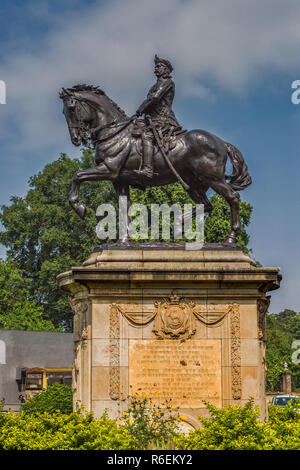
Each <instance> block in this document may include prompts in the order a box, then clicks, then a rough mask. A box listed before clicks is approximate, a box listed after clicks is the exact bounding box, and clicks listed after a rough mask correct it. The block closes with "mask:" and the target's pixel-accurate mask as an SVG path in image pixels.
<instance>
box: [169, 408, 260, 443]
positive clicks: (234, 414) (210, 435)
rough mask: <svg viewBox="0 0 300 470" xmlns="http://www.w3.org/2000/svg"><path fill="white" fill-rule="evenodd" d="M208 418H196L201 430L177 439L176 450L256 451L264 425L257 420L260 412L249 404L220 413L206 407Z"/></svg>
mask: <svg viewBox="0 0 300 470" xmlns="http://www.w3.org/2000/svg"><path fill="white" fill-rule="evenodd" d="M206 406H207V408H208V410H209V412H210V415H211V418H202V417H201V418H199V419H200V421H201V423H202V426H203V427H202V428H201V429H197V430H195V431H192V432H190V433H189V435H188V436H187V437H181V438H179V439H178V442H177V447H178V449H194V450H206V449H208V450H230V449H231V450H232V449H243V450H248V449H259V448H261V442H262V440H263V436H264V424H263V423H261V422H260V421H259V420H258V416H259V410H258V408H256V407H255V406H254V405H253V401H252V400H250V401H249V402H248V403H247V404H246V405H245V406H244V407H241V406H237V405H231V406H227V407H225V408H222V409H218V408H216V407H215V406H213V405H211V404H209V403H206Z"/></svg>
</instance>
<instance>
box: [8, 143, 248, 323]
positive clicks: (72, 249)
mask: <svg viewBox="0 0 300 470" xmlns="http://www.w3.org/2000/svg"><path fill="white" fill-rule="evenodd" d="M92 166H93V152H92V151H91V150H84V151H83V152H82V156H81V158H78V159H70V158H68V157H67V156H66V155H64V154H62V155H61V156H60V158H59V159H58V160H56V161H54V162H52V163H50V164H48V165H46V166H45V168H44V169H43V170H42V171H41V172H40V173H38V174H37V175H34V176H32V177H31V178H30V180H29V187H30V189H29V191H28V192H27V194H26V196H25V197H12V198H11V203H10V205H3V206H2V211H1V214H0V220H1V222H2V226H3V230H2V232H0V242H1V243H2V244H3V245H4V246H5V247H6V248H7V255H8V256H9V257H12V258H14V260H15V261H16V262H17V264H18V266H19V267H20V269H22V270H23V271H24V273H25V275H26V276H27V277H28V278H29V279H30V281H31V282H30V285H29V291H30V294H31V296H32V297H33V298H34V300H35V301H36V302H37V303H38V304H39V305H41V306H43V308H44V312H45V316H46V318H49V319H51V320H52V322H53V323H54V325H55V326H62V327H64V328H65V330H66V331H70V330H71V328H72V314H71V311H70V307H69V305H68V302H67V295H66V294H64V293H63V292H62V291H61V290H60V289H59V288H58V284H57V282H56V276H57V275H58V274H59V273H61V272H64V271H67V270H69V269H70V268H71V267H72V266H76V265H77V266H78V265H81V264H82V262H83V261H84V260H85V259H87V257H88V256H89V255H90V253H91V251H92V249H93V247H94V246H96V245H98V244H99V240H98V239H97V236H96V233H95V227H96V225H97V222H98V221H97V218H96V208H97V207H98V206H99V205H100V204H101V203H111V204H113V205H114V206H115V207H116V208H117V207H118V199H117V195H116V193H115V191H114V189H113V186H112V184H111V183H110V182H107V181H104V182H101V183H92V182H91V183H84V184H83V185H82V186H81V190H80V200H81V201H82V202H83V203H84V204H85V206H86V207H87V216H86V219H85V221H82V220H81V219H80V218H79V217H78V216H77V215H76V214H75V213H74V211H73V210H72V209H71V207H70V206H69V203H68V194H69V191H70V186H71V181H72V177H73V175H74V173H75V172H76V171H78V170H79V169H86V168H90V167H92ZM131 197H132V201H133V202H139V203H144V204H146V205H148V206H149V205H150V204H151V203H158V204H162V203H168V204H173V203H179V204H181V205H183V204H185V203H191V202H192V201H191V200H190V198H189V197H188V195H187V193H186V192H185V191H184V190H183V189H182V187H181V186H180V185H179V184H178V183H176V184H173V185H169V186H165V187H157V188H148V189H146V190H145V191H144V192H143V191H139V190H137V189H131ZM211 201H212V203H213V207H214V208H213V211H212V212H211V214H209V215H207V216H206V219H205V241H206V242H207V243H211V242H215V243H218V242H221V241H223V240H224V238H225V237H226V235H227V234H228V232H229V231H230V210H229V206H228V204H227V203H226V202H225V201H224V200H223V199H222V198H221V197H220V196H218V195H214V196H212V198H211ZM240 208H241V220H242V233H241V236H240V237H239V242H240V243H241V245H242V246H243V247H244V249H245V250H247V245H248V242H249V236H248V234H247V232H246V226H247V225H248V224H249V222H250V216H251V212H252V207H251V205H250V204H247V203H244V202H241V203H240Z"/></svg>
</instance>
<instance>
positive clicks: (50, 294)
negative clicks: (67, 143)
mask: <svg viewBox="0 0 300 470" xmlns="http://www.w3.org/2000/svg"><path fill="white" fill-rule="evenodd" d="M92 160H93V155H92V152H91V151H85V152H83V155H82V158H81V159H80V160H79V159H74V160H71V159H70V158H68V157H67V156H66V155H61V156H60V158H59V159H58V160H56V161H54V162H53V163H50V164H48V165H46V166H45V168H44V169H43V171H41V172H40V173H38V174H37V175H35V176H33V177H31V178H30V180H29V186H30V189H29V191H28V193H27V195H26V196H25V197H24V198H21V197H12V198H11V205H9V206H2V213H1V215H0V219H1V221H2V224H3V226H4V227H5V230H4V231H3V232H2V233H0V242H2V243H3V244H4V245H5V246H6V247H7V254H8V256H10V257H13V258H14V259H15V260H16V262H17V263H18V265H19V266H20V268H21V269H22V270H24V272H25V273H26V275H27V276H28V277H29V278H30V279H31V284H30V286H29V289H30V293H31V295H32V296H33V297H34V299H35V300H36V302H37V303H38V304H40V305H42V306H43V307H44V311H45V315H46V317H48V318H49V319H51V320H52V321H53V323H54V324H55V326H63V327H64V328H65V329H66V330H71V327H72V315H71V311H70V307H69V305H68V302H67V295H66V294H64V293H63V292H62V291H61V290H60V289H59V288H58V284H57V282H56V276H57V275H58V274H59V273H61V272H64V271H67V270H69V269H70V267H71V266H75V265H80V264H81V263H82V262H83V261H84V260H85V259H86V258H87V257H88V256H89V255H90V253H91V250H92V248H93V247H94V246H95V245H97V242H98V240H97V237H96V234H95V226H96V224H97V221H96V216H95V210H96V208H97V206H98V205H99V204H100V203H102V202H112V203H114V204H116V201H117V198H116V195H115V193H114V190H113V187H112V185H111V184H110V183H108V182H103V183H102V184H101V185H100V186H99V185H98V186H97V185H95V184H92V183H86V184H84V185H82V190H81V197H82V200H83V201H84V203H85V204H86V206H87V217H86V220H85V221H82V220H81V219H80V218H79V217H78V216H77V215H76V214H75V213H74V211H73V210H72V209H71V208H70V206H69V204H68V193H69V190H70V184H71V181H72V176H73V174H74V173H75V172H76V171H78V170H79V169H80V168H89V167H91V166H92Z"/></svg>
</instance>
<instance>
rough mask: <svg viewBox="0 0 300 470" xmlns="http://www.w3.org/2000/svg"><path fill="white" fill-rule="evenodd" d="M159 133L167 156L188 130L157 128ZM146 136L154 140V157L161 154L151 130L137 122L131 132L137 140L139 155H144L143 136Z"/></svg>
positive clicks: (171, 127)
mask: <svg viewBox="0 0 300 470" xmlns="http://www.w3.org/2000/svg"><path fill="white" fill-rule="evenodd" d="M157 133H158V135H159V138H160V142H161V145H162V146H163V148H164V151H165V153H166V154H167V153H168V152H169V151H170V150H173V149H174V148H175V147H176V141H177V137H178V136H179V135H181V134H185V133H186V130H183V129H182V127H180V126H177V127H175V126H166V127H164V128H157ZM143 134H146V135H147V136H148V137H150V138H152V140H153V146H154V150H153V155H155V154H156V153H157V152H159V147H158V145H157V142H156V141H155V138H154V136H153V133H152V131H151V129H148V128H147V127H146V125H145V122H144V121H143V124H142V125H140V124H139V123H138V121H137V123H136V124H135V126H134V127H133V129H132V131H131V135H132V136H133V137H135V138H136V148H137V152H138V154H139V155H141V156H142V153H143V150H142V149H143V146H142V135H143Z"/></svg>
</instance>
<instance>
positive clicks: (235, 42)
mask: <svg viewBox="0 0 300 470" xmlns="http://www.w3.org/2000/svg"><path fill="white" fill-rule="evenodd" d="M50 21H51V25H52V29H50V31H51V32H50V33H49V36H48V38H47V40H46V41H45V40H44V41H43V42H42V46H41V50H40V51H39V53H38V54H36V53H35V55H33V53H29V52H28V53H25V52H24V51H22V52H20V53H19V54H18V53H17V54H14V55H12V56H10V57H8V58H7V60H6V62H5V64H4V66H3V67H2V68H1V74H2V75H3V77H2V76H1V77H0V78H3V79H5V80H6V82H7V87H8V97H7V100H8V105H9V109H10V110H11V115H12V116H13V117H14V119H15V120H16V124H17V126H18V127H19V131H20V139H18V140H19V145H20V148H22V149H24V148H28V149H31V148H33V149H34V148H39V147H45V146H47V145H51V144H52V143H53V140H54V139H55V140H56V141H57V142H62V141H63V140H64V139H66V129H65V127H63V124H62V117H61V103H60V102H59V100H58V91H59V89H60V87H61V86H71V85H73V84H75V83H80V82H88V83H94V84H99V85H100V86H102V87H103V88H104V90H106V91H107V93H108V94H109V95H110V96H111V97H112V98H114V99H115V100H116V101H118V103H119V104H120V105H121V106H123V107H124V108H125V109H126V111H127V112H128V113H129V114H131V113H133V112H134V111H135V109H136V107H137V106H138V105H139V103H140V101H141V100H142V99H143V97H144V95H145V93H146V92H147V90H148V88H149V86H150V85H151V84H152V83H153V81H154V77H153V75H152V59H153V55H154V53H156V52H157V53H158V54H160V55H162V56H166V57H168V58H169V59H170V60H171V61H172V62H173V63H174V66H175V71H174V77H175V81H176V85H177V94H179V95H181V96H194V97H197V96H201V97H205V96H206V95H210V93H211V90H212V89H213V88H214V86H216V85H217V86H219V87H221V88H224V89H225V90H230V91H232V92H234V91H237V92H239V93H240V92H241V90H243V89H244V90H245V89H246V88H247V87H250V86H251V83H252V82H253V80H256V79H257V78H258V77H260V76H261V73H262V71H265V70H268V69H272V70H274V71H286V70H291V71H292V70H296V66H297V65H298V64H297V60H298V51H299V46H300V29H299V23H300V4H299V2H298V1H297V0H295V1H294V0H287V1H286V2H282V1H279V0H263V1H262V0H244V1H243V2H241V1H240V0H204V1H203V0H202V1H199V0H186V1H182V0H181V1H180V0H164V1H163V2H161V0H152V1H151V2H149V1H147V0H127V1H126V2H124V1H121V0H115V1H112V2H107V3H105V4H104V5H103V3H101V4H100V3H99V4H97V5H96V6H94V7H93V8H90V9H86V11H85V12H84V13H82V12H81V14H80V16H76V14H75V13H74V12H73V14H72V15H71V16H70V17H69V15H65V16H64V17H63V18H60V17H58V18H57V22H56V24H55V22H54V18H53V15H52V16H51V19H50ZM54 24H55V26H53V25H54ZM20 40H21V38H20ZM34 50H35V51H36V47H35V49H34ZM294 78H297V77H294ZM208 79H209V80H208ZM201 81H203V82H204V81H205V85H204V84H203V83H201ZM208 82H209V83H211V89H208V88H207V83H208ZM17 109H18V111H16V110H17ZM1 125H5V123H3V122H2V124H1ZM7 125H9V122H8V124H7Z"/></svg>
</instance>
